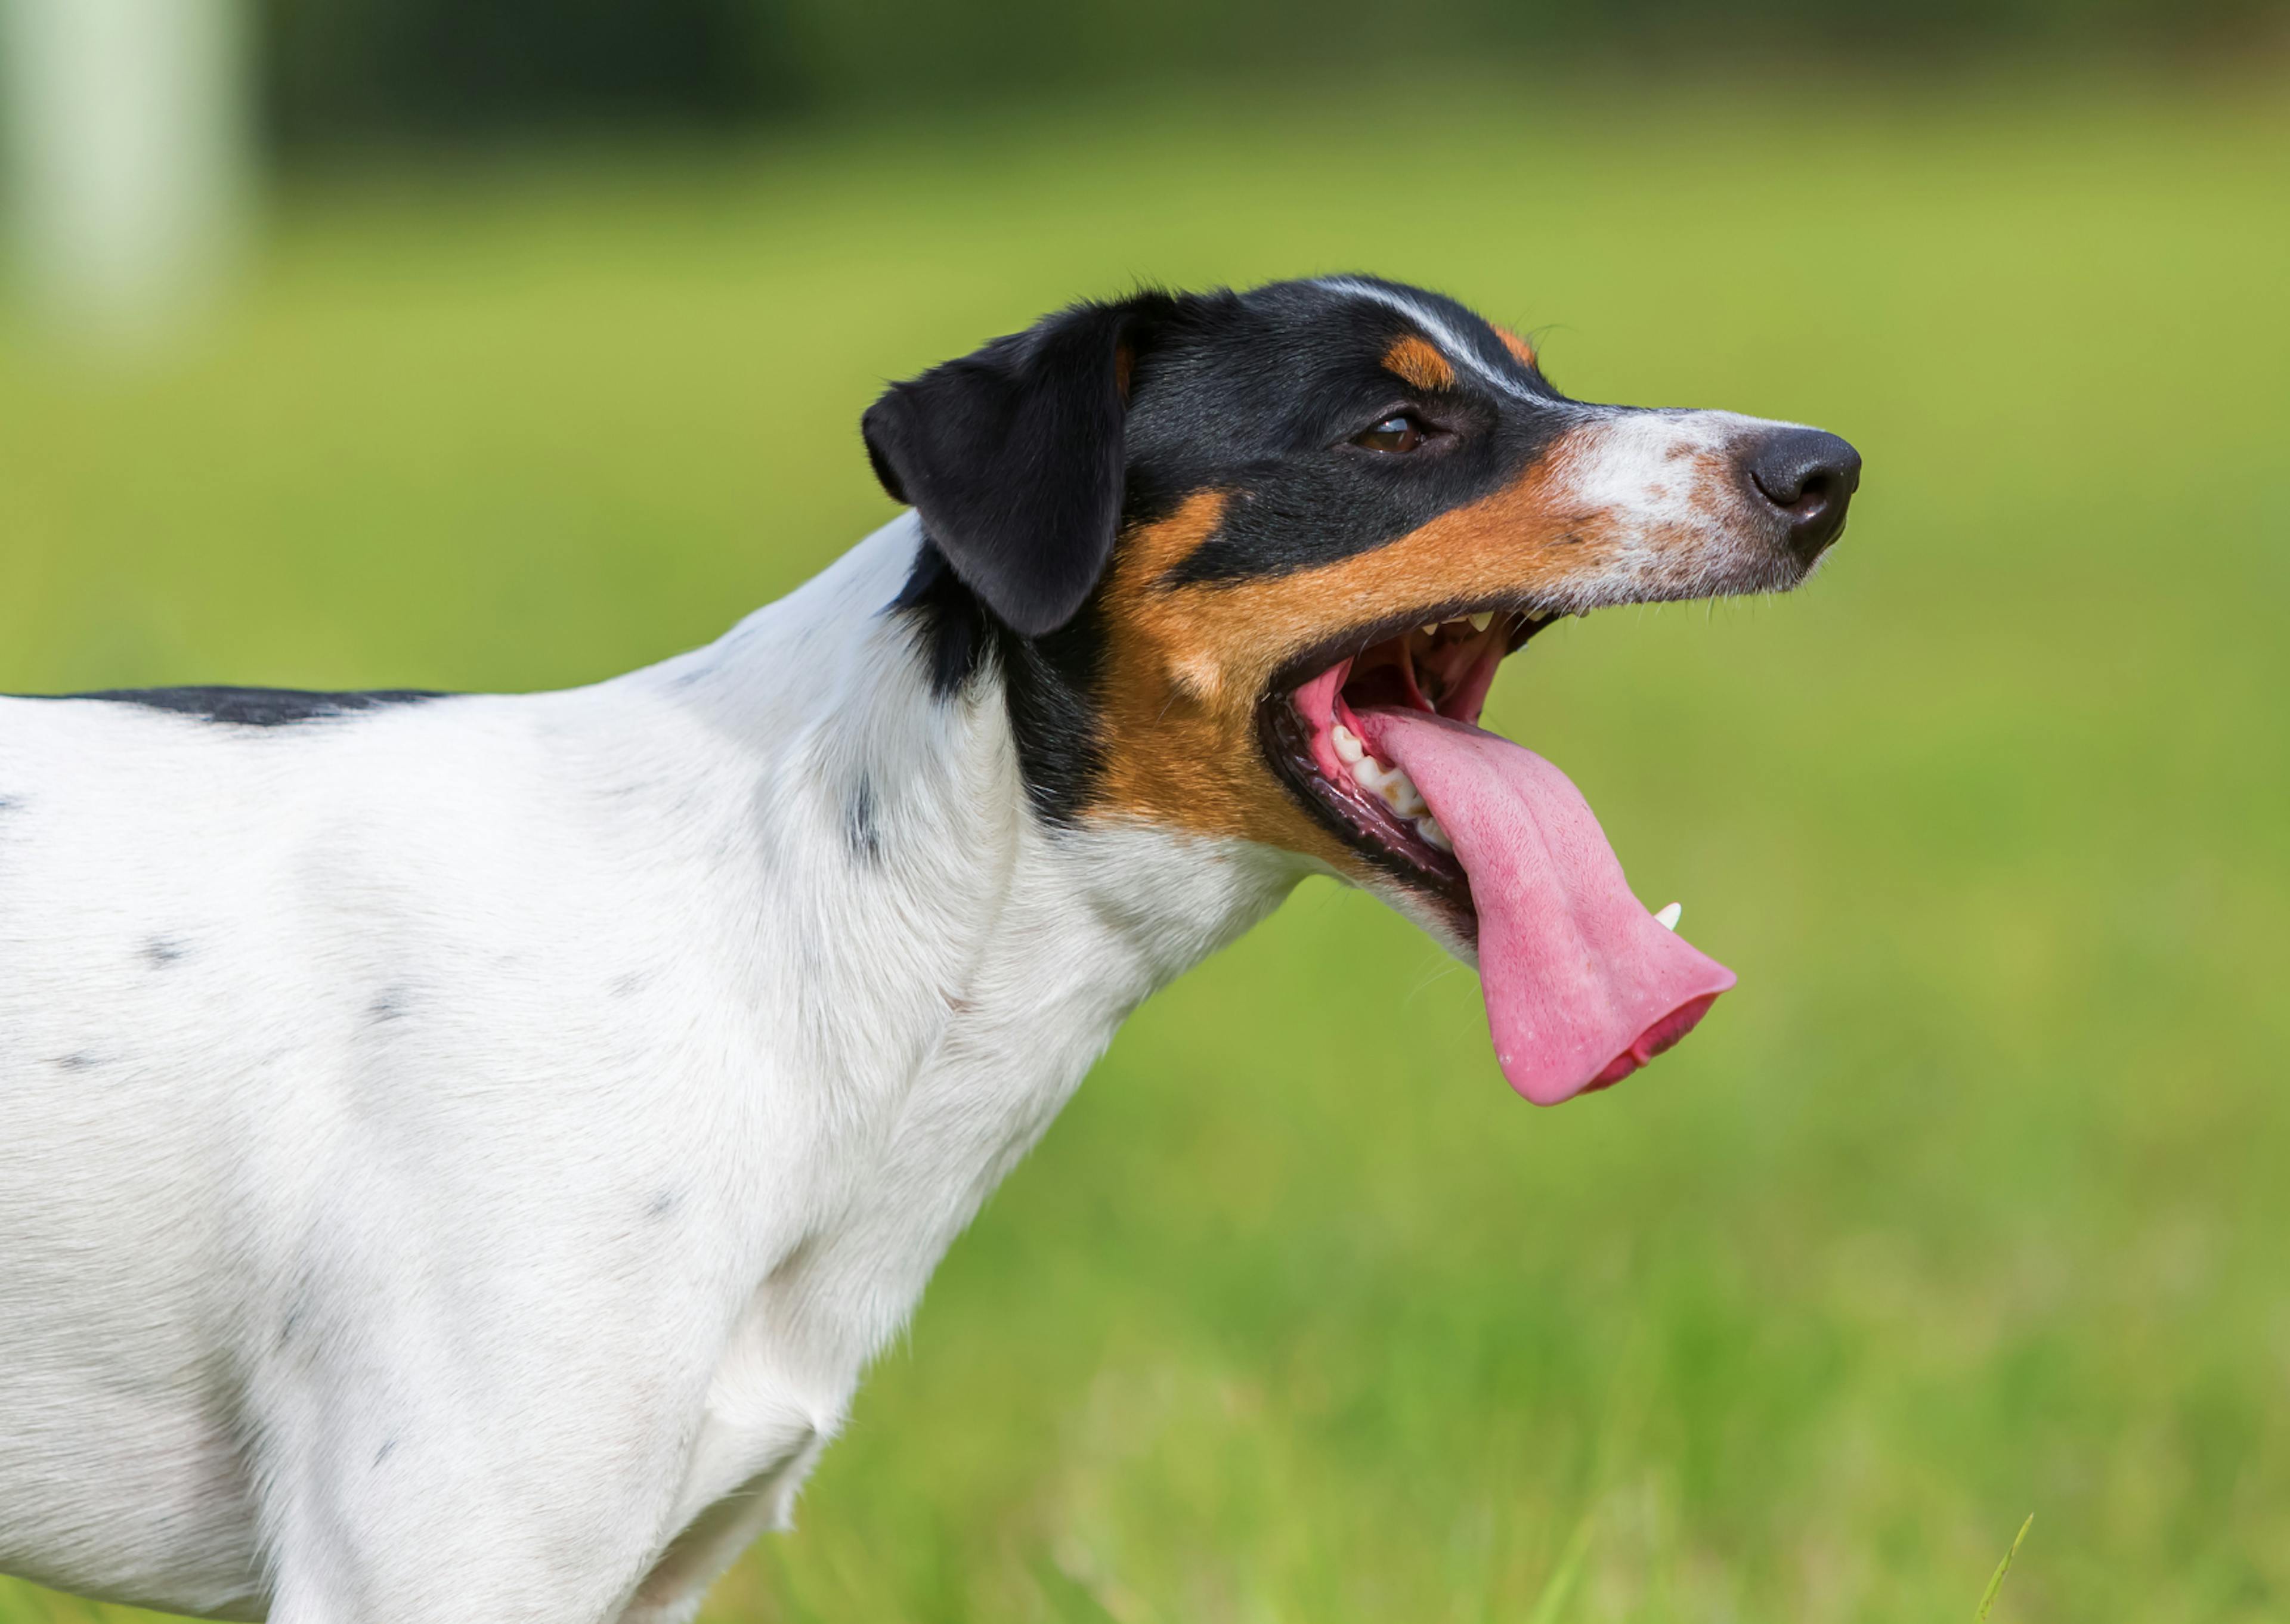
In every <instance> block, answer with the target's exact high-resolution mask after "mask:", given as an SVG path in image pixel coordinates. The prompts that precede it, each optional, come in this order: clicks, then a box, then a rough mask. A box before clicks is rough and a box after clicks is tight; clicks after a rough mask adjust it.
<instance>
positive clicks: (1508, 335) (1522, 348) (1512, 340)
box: [1495, 327, 1534, 366]
mask: <svg viewBox="0 0 2290 1624" xmlns="http://www.w3.org/2000/svg"><path fill="white" fill-rule="evenodd" d="M1495 337H1497V338H1499V339H1501V340H1502V347H1503V348H1505V349H1507V350H1509V351H1510V353H1511V355H1512V356H1513V357H1514V358H1516V359H1517V362H1518V364H1520V365H1522V366H1533V364H1534V346H1533V345H1532V344H1530V343H1528V342H1527V341H1526V340H1525V339H1523V338H1521V337H1519V336H1518V334H1517V333H1515V332H1512V331H1511V330H1510V329H1509V328H1508V327H1497V328H1496V329H1495Z"/></svg>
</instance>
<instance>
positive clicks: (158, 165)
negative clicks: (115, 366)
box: [0, 0, 254, 341]
mask: <svg viewBox="0 0 2290 1624" xmlns="http://www.w3.org/2000/svg"><path fill="white" fill-rule="evenodd" d="M251 33H252V20H251V19H250V18H249V16H248V15H247V7H246V5H245V4H244V0H0V116H4V121H5V122H4V125H0V134H4V136H5V140H6V146H7V156H8V159H9V164H8V172H7V177H6V181H7V184H6V200H7V203H8V204H9V213H10V215H11V217H12V218H11V220H10V231H9V236H11V237H12V239H13V241H12V246H13V248H14V250H15V252H16V257H17V259H18V261H19V263H20V267H21V268H22V272H23V277H24V282H25V284H26V291H27V292H28V295H29V297H30V300H31V301H32V304H33V308H35V309H36V311H37V312H38V313H39V314H40V315H41V316H44V317H46V318H48V319H49V320H51V321H52V322H54V323H56V324H60V325H62V326H65V327H67V328H68V329H70V330H72V331H74V332H76V333H79V334H81V335H84V336H88V337H92V338H96V339H100V340H115V341H116V340H127V341H132V340H137V339H140V338H147V337H151V336H156V334H157V333H159V332H164V330H165V329H166V328H167V327H169V326H171V325H172V324H174V323H175V322H176V321H177V320H178V319H179V318H180V316H183V315H185V314H186V313H187V312H188V311H191V310H193V309H196V308H197V306H198V305H199V304H200V303H202V302H203V301H204V300H205V299H207V298H208V297H210V296H211V295H212V293H213V292H214V291H215V290H216V288H217V287H218V285H219V284H220V282H221V281H222V279H223V278H224V276H226V275H227V274H228V270H229V268H230V267H231V265H232V262H233V261H234V260H235V259H236V253H237V250H238V248H239V245H240V239H241V236H242V234H243V231H244V227H245V223H246V219H247V213H248V207H249V204H250V203H251V201H252V176H253V167H254V155H253V146H254V117H253V108H252V94H253V85H252V73H251V72H250V62H249V55H250V50H249V47H250V45H251V43H252V40H251Z"/></svg>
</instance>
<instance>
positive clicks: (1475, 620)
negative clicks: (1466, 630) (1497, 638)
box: [1471, 614, 1495, 632]
mask: <svg viewBox="0 0 2290 1624" xmlns="http://www.w3.org/2000/svg"><path fill="white" fill-rule="evenodd" d="M1494 623H1495V618H1494V616H1493V615H1492V614H1475V615H1473V616H1472V617H1471V629H1472V630H1473V631H1475V632H1483V631H1485V630H1486V628H1488V627H1490V626H1493V624H1494Z"/></svg>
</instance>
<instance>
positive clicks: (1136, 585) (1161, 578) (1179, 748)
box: [1093, 443, 1619, 881]
mask: <svg viewBox="0 0 2290 1624" xmlns="http://www.w3.org/2000/svg"><path fill="white" fill-rule="evenodd" d="M1567 452H1568V447H1567V446H1566V445H1565V444H1563V443H1562V444H1560V445H1559V446H1557V447H1554V448H1553V451H1552V453H1551V454H1550V455H1549V456H1547V457H1545V458H1543V459H1542V460H1541V461H1540V462H1538V463H1537V464H1536V465H1535V466H1534V467H1533V468H1530V469H1528V470H1527V471H1526V473H1525V474H1524V475H1523V476H1521V477H1520V478H1519V479H1517V481H1515V482H1514V483H1513V484H1509V485H1508V486H1506V487H1504V488H1503V489H1501V490H1500V491H1497V492H1493V494H1491V495H1489V496H1487V497H1485V498H1483V499H1481V500H1478V501H1475V502H1471V503H1468V504H1466V505H1465V506H1462V507H1460V508H1451V509H1449V510H1448V511H1447V512H1445V513H1443V514H1441V515H1439V516H1437V517H1436V518H1434V519H1433V520H1431V521H1430V523H1429V524H1424V525H1423V526H1421V528H1419V529H1417V530H1414V531H1411V532H1408V533H1407V534H1405V535H1404V536H1401V537H1398V538H1397V540H1392V541H1390V542H1388V543H1386V544H1385V545H1383V546H1381V547H1378V548H1370V549H1369V550H1368V551H1366V552H1364V553H1361V554H1358V555H1357V556H1353V557H1350V558H1345V559H1341V560H1338V561H1337V562H1335V563H1333V564H1324V565H1322V566H1320V567H1319V568H1317V569H1312V570H1302V571H1298V572H1293V573H1291V574H1287V575H1279V576H1269V577H1266V578H1263V579H1261V580H1244V581H1238V582H1234V583H1230V584H1225V583H1195V584H1189V585H1184V586H1179V587H1170V586H1168V585H1166V584H1165V576H1166V575H1167V573H1168V572H1169V571H1170V569H1171V567H1172V566H1173V565H1174V564H1177V563H1178V562H1180V561H1181V559H1183V558H1184V557H1186V556H1188V555H1189V554H1190V553H1191V552H1192V551H1193V549H1194V548H1197V547H1198V546H1200V545H1201V543H1202V542H1204V541H1205V540H1208V538H1209V537H1210V536H1211V535H1212V534H1213V533H1214V532H1215V531H1216V528H1217V525H1218V524H1219V522H1220V521H1221V519H1222V518H1223V516H1224V512H1225V509H1226V508H1227V506H1228V504H1229V501H1230V500H1233V499H1232V498H1231V497H1230V496H1229V494H1228V493H1226V492H1200V493H1198V494H1197V495H1195V496H1192V497H1190V498H1189V499H1187V500H1186V501H1185V502H1184V504H1183V505H1182V506H1181V508H1178V510H1177V511H1176V513H1174V514H1173V515H1172V516H1170V517H1169V518H1167V519H1165V520H1163V521H1161V522H1160V523H1158V524H1152V525H1148V526H1145V527H1142V528H1141V529H1137V530H1133V531H1131V532H1128V533H1127V534H1125V535H1124V536H1123V537H1122V539H1121V541H1120V544H1119V546H1118V547H1117V549H1116V552H1115V555H1114V564H1113V568H1112V571H1111V572H1110V574H1109V577H1108V580H1107V583H1106V589H1105V594H1104V596H1103V598H1102V600H1101V602H1102V604H1103V611H1104V615H1105V625H1106V635H1107V644H1108V649H1107V653H1108V658H1107V661H1106V668H1105V676H1106V684H1105V687H1104V690H1103V694H1102V707H1101V713H1100V720H1101V735H1100V740H1101V746H1102V748H1103V750H1104V762H1105V777H1104V780H1103V784H1102V788H1101V793H1100V796H1099V799H1098V801H1097V803H1096V804H1095V806H1094V807H1093V812H1094V813H1097V814H1100V815H1109V816H1116V817H1125V818H1136V819H1142V820H1148V821H1150V822H1153V823H1157V824H1160V825H1163V826H1165V827H1171V828H1181V829H1184V830H1187V831H1189V832H1191V833H1195V834H1200V835H1208V836H1240V837H1242V838H1245V839H1249V840H1253V841H1258V842H1261V843H1262V844H1267V845H1272V846H1277V847H1280V848H1282V849H1284V850H1286V851H1290V852H1301V853H1302V854H1304V855H1306V856H1309V857H1315V858H1318V859H1320V860H1323V861H1325V862H1327V863H1329V864H1330V865H1332V866H1333V867H1334V868H1337V869H1339V870H1340V871H1341V872H1342V873H1344V874H1347V875H1349V876H1351V877H1352V878H1354V879H1355V880H1361V881H1365V880H1367V879H1370V878H1372V877H1376V871H1373V870H1371V869H1370V868H1368V866H1367V865H1366V864H1365V862H1364V861H1362V860H1361V859H1360V858H1359V856H1358V855H1357V853H1356V852H1353V850H1352V849H1351V848H1350V847H1349V846H1348V845H1346V844H1344V843H1343V842H1341V841H1340V840H1338V839H1337V838H1336V837H1335V836H1333V835H1332V834H1330V833H1328V832H1327V831H1326V830H1325V829H1324V828H1322V827H1321V826H1320V824H1319V823H1318V822H1317V820H1314V819H1313V818H1312V816H1311V815H1310V814H1309V813H1308V812H1306V811H1305V810H1304V809H1303V808H1302V807H1301V806H1300V805H1299V804H1297V802H1296V800H1295V798H1294V796H1293V795H1292V794H1291V793H1290V792H1289V790H1288V789H1287V788H1286V787H1285V785H1284V784H1282V783H1281V781H1280V780H1278V779H1277V778H1275V777H1274V776H1273V772H1272V769H1271V767H1270V766H1269V764H1267V763H1266V761H1265V759H1264V756H1263V751H1262V748H1261V746H1260V744H1259V742H1258V737H1257V728H1256V706H1257V701H1258V700H1259V699H1260V698H1261V696H1262V695H1263V693H1264V692H1265V691H1266V689H1267V687H1268V686H1269V684H1270V683H1271V681H1272V678H1273V676H1275V674H1276V673H1278V672H1279V671H1280V670H1281V669H1282V668H1284V667H1285V666H1286V665H1287V664H1288V663H1289V662H1290V661H1291V660H1295V659H1297V658H1298V657H1300V656H1301V655H1302V654H1304V653H1306V652H1309V651H1311V650H1313V649H1315V648H1317V647H1320V646H1322V645H1323V644H1326V643H1327V642H1328V641H1329V639H1330V638H1332V637H1333V636H1339V635H1341V634H1342V633H1344V632H1346V631H1349V630H1353V629H1356V628H1357V629H1361V630H1363V631H1364V630H1365V628H1370V627H1373V626H1376V625H1378V624H1380V623H1383V622H1387V621H1389V620H1391V619H1393V618H1394V617H1397V616H1403V615H1413V614H1415V613H1419V612H1424V611H1427V610H1429V609H1432V608H1435V607H1437V606H1440V605H1443V604H1452V603H1458V602H1477V601H1489V600H1498V601H1499V600H1501V599H1503V598H1506V597H1521V596H1551V597H1554V598H1559V599H1563V598H1564V597H1565V596H1566V592H1565V588H1566V584H1567V582H1568V581H1569V580H1571V579H1575V578H1579V577H1581V576H1583V575H1584V574H1585V573H1586V572H1596V571H1597V570H1598V569H1599V568H1600V567H1601V564H1600V558H1601V555H1603V554H1605V553H1606V552H1608V551H1609V550H1610V549H1609V548H1608V547H1607V545H1606V543H1607V542H1608V540H1610V538H1611V537H1612V536H1613V533H1614V532H1615V531H1616V530H1617V529H1618V528H1619V521H1617V520H1616V519H1615V518H1614V517H1613V516H1610V515H1605V514H1600V513H1596V512H1586V511H1580V510H1578V509H1577V508H1576V507H1575V505H1574V503H1573V500H1571V499H1570V496H1569V480H1568V477H1567V470H1566V464H1567V462H1568V460H1569V458H1568V455H1567Z"/></svg>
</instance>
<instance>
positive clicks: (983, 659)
mask: <svg viewBox="0 0 2290 1624" xmlns="http://www.w3.org/2000/svg"><path fill="white" fill-rule="evenodd" d="M890 612H893V613H895V614H899V615H902V616H904V617H905V618H906V619H907V620H909V623H910V624H912V625H913V626H914V628H916V635H917V638H918V639H919V641H920V644H921V646H922V653H923V658H924V660H925V661H926V662H927V664H928V666H929V668H930V673H931V687H932V691H933V692H935V693H936V694H937V695H938V696H939V698H941V700H945V699H951V698H953V697H955V696H956V695H957V694H959V693H962V692H966V691H968V690H969V689H970V688H971V687H972V686H973V684H976V683H977V682H979V681H980V680H981V679H983V678H985V677H986V676H989V675H990V674H995V673H998V674H999V675H1000V676H1001V677H1002V685H1003V700H1004V703H1005V704H1006V705H1007V706H1008V707H1009V712H1010V731H1011V732H1012V734H1013V736H1014V738H1015V739H1016V740H1017V745H1018V768H1019V772H1020V773H1021V775H1022V776H1023V778H1024V780H1025V783H1026V792H1027V795H1028V796H1029V799H1030V800H1031V801H1032V802H1033V804H1034V810H1035V811H1036V812H1037V813H1039V814H1040V815H1041V816H1042V817H1043V818H1044V819H1045V820H1047V821H1049V822H1052V823H1069V822H1071V821H1072V820H1074V818H1075V817H1076V816H1077V815H1078V814H1079V812H1081V809H1082V808H1083V807H1084V806H1085V805H1086V804H1088V800H1089V795H1090V791H1091V789H1092V788H1093V787H1094V785H1095V784H1096V781H1097V779H1098V776H1099V774H1100V772H1101V770H1102V768H1103V764H1104V756H1103V752H1102V750H1101V748H1099V745H1098V740H1097V717H1096V707H1095V702H1094V700H1093V699H1092V697H1091V696H1092V695H1093V693H1094V692H1096V689H1097V678H1098V672H1099V668H1100V666H1101V661H1102V657H1103V643H1104V639H1103V635H1102V632H1101V621H1100V620H1099V618H1098V613H1097V608H1096V605H1095V604H1085V605H1084V606H1083V609H1082V611H1081V612H1080V613H1079V614H1077V616H1076V617H1075V618H1074V619H1073V620H1069V622H1067V623H1066V624H1065V625H1064V626H1061V627H1060V628H1058V629H1057V630H1056V631H1054V632H1052V633H1050V634H1049V635H1048V636H1044V637H1021V636H1019V635H1018V634H1017V633H1016V632H1013V631H1012V630H1011V629H1010V628H1008V627H1007V626H1005V625H1003V624H1002V623H1001V622H1000V621H999V620H997V619H995V617H994V616H993V615H992V614H991V613H989V612H988V611H987V609H986V606H985V605H984V604H981V602H980V601H979V599H978V596H977V595H976V594H975V593H973V592H972V591H971V590H970V588H967V587H965V586H964V585H963V584H962V582H961V581H960V580H957V579H956V577H955V574H954V572H953V571H952V570H951V569H949V567H948V566H947V563H946V560H945V558H944V557H943V556H941V554H940V552H939V550H938V548H937V547H936V546H935V545H933V543H931V542H930V541H928V540H925V542H924V544H923V548H922V551H921V553H920V554H919V556H917V558H916V559H915V567H914V569H913V571H912V572H911V573H909V576H908V578H907V584H906V587H905V588H904V589H903V590H901V592H900V594H899V596H898V597H897V598H896V599H894V600H893V603H892V604H891V605H890Z"/></svg>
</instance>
